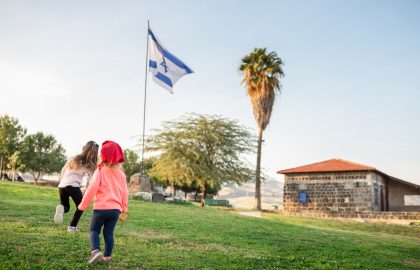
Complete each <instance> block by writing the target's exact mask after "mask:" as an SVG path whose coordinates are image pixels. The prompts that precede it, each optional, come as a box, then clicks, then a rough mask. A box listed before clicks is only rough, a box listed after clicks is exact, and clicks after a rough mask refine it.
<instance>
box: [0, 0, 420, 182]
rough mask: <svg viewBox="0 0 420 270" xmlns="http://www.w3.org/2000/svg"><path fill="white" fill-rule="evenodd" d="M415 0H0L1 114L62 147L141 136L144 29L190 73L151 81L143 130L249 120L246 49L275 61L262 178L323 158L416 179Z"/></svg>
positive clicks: (419, 24)
mask: <svg viewBox="0 0 420 270" xmlns="http://www.w3.org/2000/svg"><path fill="white" fill-rule="evenodd" d="M419 14H420V2H419V1H382V0H381V1H367V0H363V1H338V0H337V1H192V0H191V1H169V0H167V1H4V0H0V93H1V95H0V100H1V102H0V113H1V114H3V113H8V114H11V115H13V116H16V117H17V118H19V120H20V121H21V124H22V125H24V126H26V127H27V128H28V130H29V132H31V133H32V132H36V131H43V132H47V133H51V134H53V135H55V136H56V137H57V139H58V140H59V141H60V142H61V143H62V144H63V146H64V147H65V148H66V150H67V154H68V155H74V154H76V153H77V152H78V151H79V150H80V148H81V146H82V145H83V144H84V143H85V142H86V141H88V140H90V139H93V140H96V141H98V142H101V141H103V140H105V139H112V140H115V141H118V142H120V143H121V145H122V146H123V147H133V146H134V145H135V144H136V139H134V138H133V136H135V135H138V134H139V133H140V132H141V126H142V104H143V94H144V92H143V91H144V89H143V85H144V74H145V70H144V68H145V67H144V65H145V49H146V48H145V46H146V31H147V29H146V25H147V19H150V22H151V27H152V29H153V31H154V32H155V34H156V36H157V37H158V38H159V39H160V40H161V42H162V43H163V44H164V45H165V46H166V47H167V48H168V49H169V50H170V51H171V52H172V53H173V54H175V55H176V56H178V57H179V58H180V59H182V60H183V61H184V62H185V63H187V64H188V65H189V66H190V67H191V68H192V69H193V70H194V71H195V73H194V74H192V75H188V76H186V77H184V78H182V79H181V80H180V81H179V82H178V83H177V84H176V85H175V94H174V95H171V94H169V93H168V92H167V91H166V90H164V89H162V88H160V87H159V86H158V85H156V84H154V83H153V82H151V81H150V82H149V86H150V87H149V90H148V91H149V92H148V93H149V95H148V109H147V122H146V126H147V129H148V130H149V129H150V128H156V127H159V126H160V124H161V122H162V121H165V120H171V119H174V118H177V117H179V116H181V115H182V114H184V113H188V112H195V113H205V114H220V115H223V116H226V117H230V118H234V119H238V120H239V121H240V122H241V123H242V124H244V125H246V126H248V127H252V128H256V125H255V122H254V119H253V115H252V108H251V105H250V102H249V100H248V97H247V96H246V94H245V91H244V88H243V87H242V86H241V85H240V82H241V79H242V77H241V74H240V73H239V72H238V66H239V64H240V60H241V58H242V57H243V56H244V55H245V54H247V53H249V52H250V51H251V50H252V49H253V48H254V47H267V48H268V50H270V51H272V50H274V51H276V52H277V53H278V55H279V56H280V57H281V58H282V59H283V61H284V62H285V66H284V71H285V74H286V76H285V78H284V80H283V93H282V95H281V96H279V98H278V100H277V102H276V104H275V108H274V112H273V115H272V118H271V123H270V125H269V127H268V128H267V130H266V132H265V139H266V143H265V145H264V148H263V159H262V165H263V167H264V168H265V172H266V174H268V175H270V176H274V177H276V178H277V179H280V178H281V177H280V176H276V174H275V172H276V171H277V170H280V169H285V168H289V167H295V166H299V165H304V164H308V163H313V162H318V161H322V160H326V159H331V158H343V159H347V160H351V161H354V162H359V163H362V164H366V165H371V166H375V167H376V168H378V169H379V170H381V171H383V172H385V173H387V174H390V175H392V176H395V177H398V178H401V179H404V180H407V181H412V182H416V183H418V184H420V124H419V122H420V121H419V120H420V16H419Z"/></svg>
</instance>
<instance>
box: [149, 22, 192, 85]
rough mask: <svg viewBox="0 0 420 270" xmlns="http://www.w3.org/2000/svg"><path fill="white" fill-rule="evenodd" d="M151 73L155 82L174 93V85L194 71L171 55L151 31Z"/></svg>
mask: <svg viewBox="0 0 420 270" xmlns="http://www.w3.org/2000/svg"><path fill="white" fill-rule="evenodd" d="M149 42H150V46H149V71H150V72H151V73H152V74H153V81H155V82H156V83H157V84H159V85H160V86H162V87H163V88H165V89H166V90H168V91H170V92H171V93H172V89H173V86H174V84H175V83H176V82H177V81H178V80H179V79H180V78H181V77H182V76H184V75H187V74H189V73H192V72H193V71H192V70H191V69H190V68H189V67H188V66H187V65H185V64H184V63H183V62H182V61H181V60H179V59H178V58H177V57H175V56H174V55H173V54H171V53H170V52H169V51H168V50H167V49H166V48H165V47H164V46H163V45H162V43H160V42H159V41H158V40H157V38H156V37H155V35H154V34H153V32H152V31H151V30H150V29H149Z"/></svg>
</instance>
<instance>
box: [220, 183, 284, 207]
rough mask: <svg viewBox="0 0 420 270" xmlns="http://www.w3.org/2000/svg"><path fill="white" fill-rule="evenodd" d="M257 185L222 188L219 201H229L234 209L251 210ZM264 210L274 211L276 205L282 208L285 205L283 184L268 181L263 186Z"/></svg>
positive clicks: (249, 184) (233, 185)
mask: <svg viewBox="0 0 420 270" xmlns="http://www.w3.org/2000/svg"><path fill="white" fill-rule="evenodd" d="M254 193H255V183H247V184H244V185H241V186H238V185H236V184H232V185H228V186H226V187H224V188H222V189H221V190H220V191H219V193H218V195H217V199H225V200H229V202H230V203H231V204H232V206H233V207H234V208H243V209H251V208H252V207H253V203H254ZM261 194H262V208H263V209H273V208H274V205H276V206H277V207H278V208H281V207H282V205H283V182H282V181H278V180H275V179H268V180H266V181H265V182H264V183H262V184H261Z"/></svg>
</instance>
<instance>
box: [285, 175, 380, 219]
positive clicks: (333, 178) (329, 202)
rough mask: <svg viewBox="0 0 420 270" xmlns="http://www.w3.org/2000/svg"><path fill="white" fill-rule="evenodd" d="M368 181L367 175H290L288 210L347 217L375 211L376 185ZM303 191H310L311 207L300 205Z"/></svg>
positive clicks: (287, 179) (308, 201)
mask: <svg viewBox="0 0 420 270" xmlns="http://www.w3.org/2000/svg"><path fill="white" fill-rule="evenodd" d="M367 178H368V174H367V173H366V172H350V173H302V174H293V175H286V177H285V184H284V196H283V200H284V202H283V205H284V210H285V211H286V212H302V211H318V212H344V213H354V212H367V211H373V210H374V209H373V204H372V184H371V181H369V180H370V179H367ZM369 178H370V177H369ZM299 191H306V194H307V204H300V203H299V199H298V194H299Z"/></svg>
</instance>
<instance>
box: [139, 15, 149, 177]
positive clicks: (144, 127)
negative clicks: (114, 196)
mask: <svg viewBox="0 0 420 270" xmlns="http://www.w3.org/2000/svg"><path fill="white" fill-rule="evenodd" d="M149 28H150V25H149V20H147V38H146V68H145V78H144V104H143V144H142V148H141V172H144V132H145V130H146V98H147V73H149V72H148V70H147V67H148V60H149Z"/></svg>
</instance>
